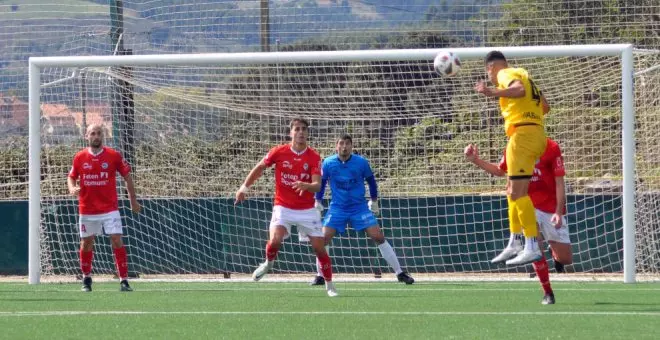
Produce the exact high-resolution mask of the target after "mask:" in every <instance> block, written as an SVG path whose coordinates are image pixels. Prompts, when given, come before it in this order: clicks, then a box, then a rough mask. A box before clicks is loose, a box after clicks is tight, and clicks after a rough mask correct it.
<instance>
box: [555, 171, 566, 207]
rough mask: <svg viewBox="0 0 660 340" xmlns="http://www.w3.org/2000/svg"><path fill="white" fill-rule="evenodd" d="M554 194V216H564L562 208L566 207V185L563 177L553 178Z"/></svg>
mask: <svg viewBox="0 0 660 340" xmlns="http://www.w3.org/2000/svg"><path fill="white" fill-rule="evenodd" d="M555 192H556V194H557V207H556V208H555V214H557V215H560V216H561V215H563V214H564V207H565V206H566V183H565V182H564V176H560V177H555Z"/></svg>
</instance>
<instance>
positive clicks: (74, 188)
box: [66, 176, 80, 196]
mask: <svg viewBox="0 0 660 340" xmlns="http://www.w3.org/2000/svg"><path fill="white" fill-rule="evenodd" d="M66 184H67V186H68V187H69V194H71V196H78V193H80V187H79V186H78V180H77V179H75V178H73V177H71V176H67V177H66Z"/></svg>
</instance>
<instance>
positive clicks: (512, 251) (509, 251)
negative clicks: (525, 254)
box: [490, 242, 523, 264]
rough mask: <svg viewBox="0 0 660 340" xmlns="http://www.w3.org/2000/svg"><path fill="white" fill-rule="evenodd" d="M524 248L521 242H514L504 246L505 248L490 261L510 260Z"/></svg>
mask: <svg viewBox="0 0 660 340" xmlns="http://www.w3.org/2000/svg"><path fill="white" fill-rule="evenodd" d="M522 250H523V247H522V245H520V242H514V244H513V245H508V246H506V248H504V250H502V252H501V253H500V254H499V255H497V256H496V257H495V258H494V259H492V260H491V261H490V263H500V262H504V261H506V260H509V259H511V258H513V257H515V256H516V255H518V253H520V252H521V251H522ZM507 264H508V263H507Z"/></svg>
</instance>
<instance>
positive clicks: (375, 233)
mask: <svg viewBox="0 0 660 340" xmlns="http://www.w3.org/2000/svg"><path fill="white" fill-rule="evenodd" d="M372 215H373V214H372ZM362 216H364V213H363V214H362ZM361 220H362V221H364V219H361ZM375 220H376V218H375V216H374V218H373V221H366V222H367V224H371V222H375ZM351 223H353V220H351ZM356 224H357V225H358V227H356V228H355V229H356V230H357V229H362V228H361V222H358V223H356ZM364 231H365V232H366V234H367V235H368V236H369V238H371V239H372V240H373V241H374V242H376V244H377V245H378V250H379V251H380V255H381V256H382V257H383V258H384V259H385V262H387V264H389V265H390V267H391V268H392V270H394V273H395V274H396V277H397V280H399V282H405V283H406V284H408V285H411V284H413V283H414V282H415V279H413V278H412V277H411V276H410V275H409V274H408V273H407V272H405V271H404V270H403V269H401V264H400V263H399V258H398V257H397V256H396V253H394V249H393V248H392V245H391V244H390V243H389V242H388V241H387V240H386V239H385V235H384V234H383V232H382V231H381V230H380V227H379V226H378V224H372V225H370V226H368V227H366V228H364Z"/></svg>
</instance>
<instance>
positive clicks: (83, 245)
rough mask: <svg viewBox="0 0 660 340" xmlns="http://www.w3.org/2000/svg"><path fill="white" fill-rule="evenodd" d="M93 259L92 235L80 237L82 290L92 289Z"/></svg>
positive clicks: (89, 290)
mask: <svg viewBox="0 0 660 340" xmlns="http://www.w3.org/2000/svg"><path fill="white" fill-rule="evenodd" d="M93 260H94V235H92V236H87V237H83V238H81V239H80V270H81V271H82V275H83V285H82V288H81V290H82V291H83V292H91V291H92V261H93Z"/></svg>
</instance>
